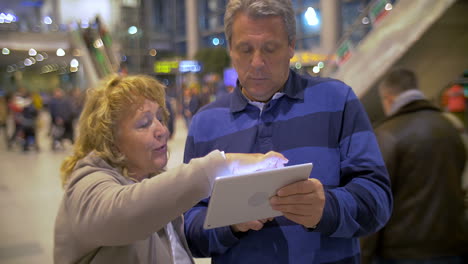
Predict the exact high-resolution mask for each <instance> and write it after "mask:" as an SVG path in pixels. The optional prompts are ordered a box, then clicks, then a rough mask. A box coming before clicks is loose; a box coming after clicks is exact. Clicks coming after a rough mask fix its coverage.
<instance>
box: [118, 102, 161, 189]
mask: <svg viewBox="0 0 468 264" xmlns="http://www.w3.org/2000/svg"><path fill="white" fill-rule="evenodd" d="M116 135H117V136H116V141H117V148H118V149H119V150H120V151H121V152H122V153H123V154H124V155H125V157H126V158H127V168H128V172H129V176H131V177H133V178H136V179H138V180H142V179H144V178H146V177H148V176H149V175H150V174H151V173H154V172H156V171H158V170H160V169H162V168H164V167H165V166H166V164H167V140H168V137H169V131H168V129H167V127H166V126H165V125H164V124H163V109H162V108H161V107H159V105H158V104H157V103H156V102H153V101H150V100H148V99H145V100H144V101H143V104H142V105H141V106H140V107H138V108H136V110H133V111H128V113H125V114H124V116H123V117H122V118H121V119H120V120H119V121H118V124H117V133H116Z"/></svg>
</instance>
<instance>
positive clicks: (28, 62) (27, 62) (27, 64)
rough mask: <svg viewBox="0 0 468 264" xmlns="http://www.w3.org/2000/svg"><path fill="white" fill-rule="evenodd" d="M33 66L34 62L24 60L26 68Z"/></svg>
mask: <svg viewBox="0 0 468 264" xmlns="http://www.w3.org/2000/svg"><path fill="white" fill-rule="evenodd" d="M32 64H33V63H32V61H31V60H30V59H25V60H24V65H25V66H31V65H32Z"/></svg>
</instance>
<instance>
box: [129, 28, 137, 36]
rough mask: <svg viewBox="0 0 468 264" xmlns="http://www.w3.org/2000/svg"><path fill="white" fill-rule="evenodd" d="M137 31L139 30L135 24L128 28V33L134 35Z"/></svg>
mask: <svg viewBox="0 0 468 264" xmlns="http://www.w3.org/2000/svg"><path fill="white" fill-rule="evenodd" d="M137 32H138V28H137V27H135V26H131V27H129V28H128V34H130V35H134V34H136V33H137Z"/></svg>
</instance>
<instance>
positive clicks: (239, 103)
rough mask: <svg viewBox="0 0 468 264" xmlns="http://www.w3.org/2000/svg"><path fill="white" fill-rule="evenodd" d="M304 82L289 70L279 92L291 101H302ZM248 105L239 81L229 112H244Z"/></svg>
mask: <svg viewBox="0 0 468 264" xmlns="http://www.w3.org/2000/svg"><path fill="white" fill-rule="evenodd" d="M304 81H305V80H304V79H302V78H300V77H299V75H298V74H297V73H296V72H294V71H293V70H289V76H288V80H287V81H286V83H285V84H284V87H283V89H282V90H280V92H281V93H284V94H285V95H286V96H287V97H290V98H293V99H304V87H305V86H306V85H307V84H306V83H302V82H304ZM248 103H249V100H248V99H247V98H246V97H245V96H244V95H243V94H242V86H241V85H240V83H239V80H237V84H236V89H234V92H233V94H232V96H231V105H230V109H231V112H233V113H234V112H240V111H242V110H244V109H245V107H246V106H247V104H248Z"/></svg>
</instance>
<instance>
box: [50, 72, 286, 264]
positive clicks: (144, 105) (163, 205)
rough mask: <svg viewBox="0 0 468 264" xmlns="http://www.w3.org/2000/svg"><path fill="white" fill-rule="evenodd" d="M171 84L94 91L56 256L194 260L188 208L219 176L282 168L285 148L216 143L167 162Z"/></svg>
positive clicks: (72, 164) (66, 175)
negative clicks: (230, 149)
mask: <svg viewBox="0 0 468 264" xmlns="http://www.w3.org/2000/svg"><path fill="white" fill-rule="evenodd" d="M167 118H168V112H167V110H166V107H165V94H164V86H163V85H161V84H160V83H159V82H158V81H156V80H154V79H152V78H150V77H147V76H128V77H113V78H112V79H111V80H109V81H108V82H107V83H106V84H105V85H103V86H102V87H99V88H96V89H92V90H90V91H89V93H88V95H87V102H86V104H85V107H84V109H83V112H82V115H81V118H80V123H79V129H80V131H79V132H80V133H79V136H78V139H77V141H76V143H75V145H74V152H73V154H72V155H71V156H70V157H68V158H67V159H66V160H65V161H64V162H63V164H62V168H61V172H62V181H63V184H64V188H65V193H64V196H63V200H62V203H61V205H60V208H59V211H58V215H57V219H56V223H55V239H54V261H55V263H60V264H63V263H164V264H166V263H194V262H193V259H192V256H191V254H190V251H189V249H188V246H187V242H186V240H185V236H184V232H183V218H182V216H181V214H182V213H183V212H185V211H186V210H188V209H189V208H191V207H192V206H194V205H195V204H196V203H197V202H198V201H200V200H201V199H204V198H206V197H208V196H209V194H210V192H211V187H212V184H213V180H214V178H215V177H216V176H219V175H223V174H229V173H232V172H249V171H255V170H259V169H264V168H269V167H281V166H283V164H284V163H286V162H287V160H286V159H285V158H284V157H283V156H282V155H281V154H279V153H276V152H269V153H267V154H233V153H227V154H224V153H222V152H220V151H218V150H215V151H213V152H211V153H209V154H208V155H206V156H205V157H202V158H199V159H193V160H192V161H191V162H190V163H189V164H183V165H181V166H179V167H178V168H174V169H170V170H168V171H165V170H164V167H165V166H166V163H167V159H168V158H167V140H168V137H169V133H168V129H167V128H166V125H165V122H166V120H167Z"/></svg>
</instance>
